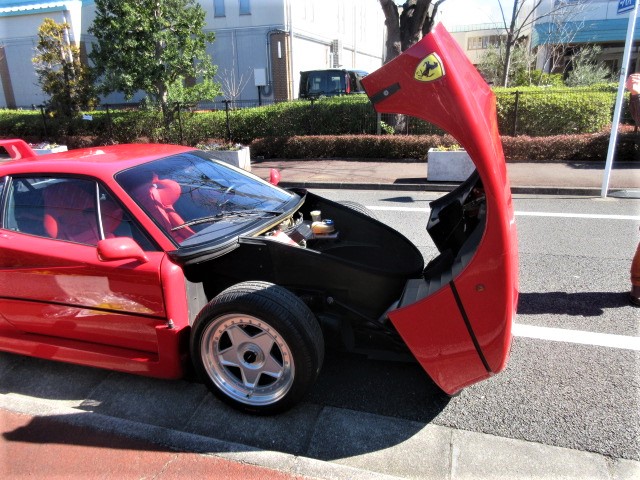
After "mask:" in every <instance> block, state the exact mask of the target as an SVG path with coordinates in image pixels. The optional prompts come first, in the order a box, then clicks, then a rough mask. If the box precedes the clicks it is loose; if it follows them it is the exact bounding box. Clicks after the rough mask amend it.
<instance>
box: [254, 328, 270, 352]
mask: <svg viewBox="0 0 640 480" xmlns="http://www.w3.org/2000/svg"><path fill="white" fill-rule="evenodd" d="M251 342H253V343H255V344H256V345H257V346H258V347H260V349H261V350H262V351H263V353H264V355H265V356H268V355H269V352H270V351H271V348H272V347H273V344H274V343H275V341H274V340H273V337H272V336H271V335H269V334H268V333H266V332H262V333H259V334H258V335H256V336H255V337H252V338H251Z"/></svg>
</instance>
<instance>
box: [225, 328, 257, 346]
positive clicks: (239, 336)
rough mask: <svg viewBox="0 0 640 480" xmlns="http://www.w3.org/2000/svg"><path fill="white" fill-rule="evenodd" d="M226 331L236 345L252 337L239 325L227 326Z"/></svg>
mask: <svg viewBox="0 0 640 480" xmlns="http://www.w3.org/2000/svg"><path fill="white" fill-rule="evenodd" d="M226 332H227V335H229V340H231V344H232V345H234V346H235V347H237V346H238V345H240V344H241V343H242V342H246V341H247V340H250V339H251V336H249V335H247V332H245V331H244V330H243V329H242V328H240V326H238V325H233V326H231V327H229V328H227V330H226Z"/></svg>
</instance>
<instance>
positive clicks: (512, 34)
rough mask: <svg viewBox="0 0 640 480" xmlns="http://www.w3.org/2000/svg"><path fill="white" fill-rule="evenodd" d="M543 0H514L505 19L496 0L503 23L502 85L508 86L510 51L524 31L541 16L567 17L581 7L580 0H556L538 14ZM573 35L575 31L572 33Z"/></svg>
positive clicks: (499, 2) (524, 38) (500, 2)
mask: <svg viewBox="0 0 640 480" xmlns="http://www.w3.org/2000/svg"><path fill="white" fill-rule="evenodd" d="M543 1H544V0H532V2H531V4H530V3H529V1H528V0H514V1H513V10H512V12H511V17H510V19H509V21H507V17H506V15H505V12H504V8H503V6H502V3H503V2H502V0H498V5H499V7H500V12H501V14H502V23H503V25H504V35H503V36H504V49H505V50H504V66H503V69H502V79H501V82H500V84H501V85H502V86H504V87H507V86H509V72H510V71H511V59H512V53H513V50H514V48H515V46H516V44H518V43H521V42H523V41H525V40H526V37H525V35H524V32H525V31H526V30H527V29H528V28H529V27H531V26H532V25H533V24H535V23H536V22H537V21H539V20H541V19H543V18H553V17H554V16H556V17H557V18H560V19H562V18H568V17H570V16H571V15H572V13H571V12H574V11H576V9H583V8H584V7H583V6H582V5H581V2H574V1H568V0H567V1H565V0H557V1H555V2H554V3H553V6H552V7H551V9H550V10H549V11H548V12H546V13H543V14H538V13H536V12H538V9H539V7H540V6H541V5H542V3H543ZM573 35H575V32H574V33H573Z"/></svg>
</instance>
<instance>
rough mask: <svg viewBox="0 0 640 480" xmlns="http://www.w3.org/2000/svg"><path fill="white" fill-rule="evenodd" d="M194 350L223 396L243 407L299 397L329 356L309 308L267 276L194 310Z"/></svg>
mask: <svg viewBox="0 0 640 480" xmlns="http://www.w3.org/2000/svg"><path fill="white" fill-rule="evenodd" d="M191 356H192V359H193V363H194V367H195V369H196V372H197V373H198V375H199V376H200V378H201V379H202V380H203V381H204V383H205V384H206V385H207V387H208V388H209V390H211V391H212V392H213V393H214V394H215V395H216V396H217V397H218V398H220V399H221V400H222V401H224V402H226V403H228V404H229V405H231V406H233V407H235V408H237V409H240V410H243V411H245V412H250V413H256V414H272V413H278V412H281V411H283V410H286V409H288V408H290V407H291V406H293V405H294V404H295V403H297V402H298V401H299V400H300V399H301V398H302V397H303V396H304V395H305V394H307V392H308V391H309V390H310V389H311V387H312V386H313V384H314V382H315V380H316V378H317V376H318V373H319V372H320V368H321V367H322V362H323V360H324V339H323V337H322V331H321V329H320V325H319V324H318V321H317V320H316V318H315V317H314V315H313V313H312V312H311V310H309V307H307V305H306V304H305V303H304V302H303V301H302V300H300V299H299V298H298V297H296V296H295V295H294V294H293V293H291V292H290V291H288V290H286V289H285V288H283V287H280V286H277V285H273V284H271V283H267V282H244V283H239V284H237V285H233V286H232V287H229V288H228V289H226V290H224V291H223V292H222V293H220V294H219V295H218V296H216V297H215V298H214V299H213V300H212V301H211V302H209V303H208V304H207V306H205V308H203V309H202V311H201V312H200V313H199V314H198V316H197V317H196V320H195V322H194V325H193V329H192V332H191Z"/></svg>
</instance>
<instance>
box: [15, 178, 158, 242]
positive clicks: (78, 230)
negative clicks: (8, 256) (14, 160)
mask: <svg viewBox="0 0 640 480" xmlns="http://www.w3.org/2000/svg"><path fill="white" fill-rule="evenodd" d="M9 185H10V187H9V191H8V194H7V208H6V210H5V211H6V219H5V222H4V223H5V226H6V228H7V229H10V230H13V231H16V232H21V233H27V234H30V235H37V236H39V237H45V238H53V239H56V240H66V241H69V242H75V243H82V244H85V245H97V244H98V241H99V240H101V239H103V238H113V237H118V236H120V237H130V238H133V239H134V240H135V241H136V242H137V243H138V244H139V245H140V246H141V247H142V248H143V249H144V250H146V251H154V250H157V248H156V247H155V246H154V244H153V242H151V241H150V240H149V238H148V237H147V236H146V235H145V234H144V233H143V231H142V230H141V229H140V227H138V225H137V224H136V223H135V222H134V221H133V219H132V218H131V216H130V215H129V214H128V213H127V212H126V211H125V210H124V209H123V208H122V207H121V206H120V204H119V203H118V202H117V201H116V200H115V199H114V197H113V196H112V195H110V194H109V192H107V190H106V189H104V188H103V187H102V186H99V187H98V185H97V184H96V182H94V181H91V180H83V179H78V178H50V177H15V178H13V180H12V181H11V183H10V184H9ZM97 188H98V195H99V196H98V197H96V189H97ZM97 198H99V199H100V202H99V204H98V205H97V204H96V199H97ZM98 207H99V208H98ZM99 219H100V222H98V220H99Z"/></svg>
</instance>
